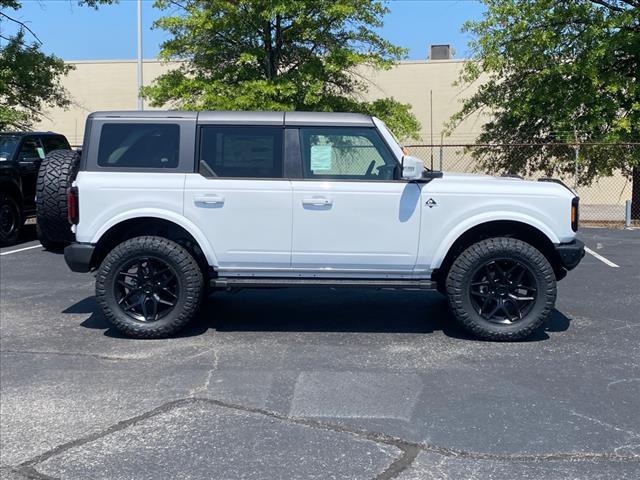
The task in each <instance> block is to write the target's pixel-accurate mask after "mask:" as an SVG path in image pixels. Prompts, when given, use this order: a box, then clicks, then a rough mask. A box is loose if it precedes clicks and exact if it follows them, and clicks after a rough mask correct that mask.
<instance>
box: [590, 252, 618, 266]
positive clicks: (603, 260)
mask: <svg viewBox="0 0 640 480" xmlns="http://www.w3.org/2000/svg"><path fill="white" fill-rule="evenodd" d="M584 251H585V252H587V253H588V254H589V255H593V256H594V257H596V258H597V259H598V260H600V261H601V262H602V263H604V264H606V265H609V266H610V267H613V268H620V265H616V264H615V263H613V262H612V261H611V260H609V259H608V258H604V257H603V256H602V255H600V254H599V253H596V252H594V251H593V250H591V249H590V248H588V247H584Z"/></svg>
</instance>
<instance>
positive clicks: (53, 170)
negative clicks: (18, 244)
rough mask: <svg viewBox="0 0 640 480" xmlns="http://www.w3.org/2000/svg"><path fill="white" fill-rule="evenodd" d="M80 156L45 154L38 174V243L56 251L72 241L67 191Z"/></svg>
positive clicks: (73, 153) (65, 152)
mask: <svg viewBox="0 0 640 480" xmlns="http://www.w3.org/2000/svg"><path fill="white" fill-rule="evenodd" d="M79 162H80V155H79V153H78V152H76V151H74V150H54V151H53V152H50V153H48V154H47V156H46V157H45V159H44V160H43V161H42V164H41V165H40V170H39V171H38V183H37V184H36V209H37V212H36V218H37V230H38V238H39V239H40V243H42V245H43V246H44V247H45V248H47V249H57V248H61V247H63V246H64V245H66V244H68V243H70V242H72V241H73V233H72V232H71V226H70V225H69V220H68V218H67V213H68V212H67V188H69V187H71V183H72V182H73V180H74V179H75V177H76V174H77V172H78V166H79Z"/></svg>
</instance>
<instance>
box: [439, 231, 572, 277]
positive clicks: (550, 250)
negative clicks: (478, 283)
mask: <svg viewBox="0 0 640 480" xmlns="http://www.w3.org/2000/svg"><path fill="white" fill-rule="evenodd" d="M491 237H511V238H517V239H518V240H522V241H523V242H526V243H528V244H530V245H532V246H533V247H535V248H537V249H538V250H539V251H540V252H541V253H542V254H543V255H544V256H545V257H546V258H547V260H548V261H549V263H550V264H551V266H552V267H553V269H554V272H555V274H556V278H557V279H558V280H560V279H561V278H563V277H564V276H565V275H566V271H565V270H564V269H563V268H562V265H561V262H560V259H559V258H558V254H557V252H556V249H555V244H557V243H558V242H559V240H558V239H557V237H556V236H555V235H553V234H552V233H550V231H549V230H548V229H547V228H540V226H539V225H532V224H531V223H527V222H525V221H522V220H513V219H510V220H490V221H485V222H481V223H477V224H475V225H472V226H471V227H468V228H466V229H464V230H463V231H462V232H459V231H458V232H453V238H452V239H451V240H449V241H448V242H445V244H444V246H442V247H441V249H440V251H439V252H438V253H437V254H436V256H435V257H434V261H433V263H432V269H433V273H432V278H433V279H434V280H436V282H437V283H438V285H441V284H443V282H444V281H445V280H446V277H447V274H448V272H449V269H450V268H451V265H452V264H453V262H454V260H455V259H456V258H457V257H458V255H460V253H462V252H463V251H464V250H465V249H467V248H468V247H470V246H471V245H472V244H474V243H476V242H478V241H481V240H484V239H486V238H491Z"/></svg>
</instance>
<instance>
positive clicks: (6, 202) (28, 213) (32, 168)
mask: <svg viewBox="0 0 640 480" xmlns="http://www.w3.org/2000/svg"><path fill="white" fill-rule="evenodd" d="M70 148H71V147H70V146H69V142H68V141H67V139H66V138H65V137H64V136H63V135H59V134H57V133H52V132H2V133H0V245H2V246H6V245H11V244H13V243H15V241H16V240H17V238H18V236H19V235H20V229H21V228H22V225H23V224H24V222H25V220H27V219H28V218H30V217H34V216H35V215H36V199H35V197H36V183H37V177H38V169H39V168H40V164H41V163H42V161H43V160H44V158H45V156H46V155H47V154H48V153H50V152H52V151H54V150H60V149H64V150H70Z"/></svg>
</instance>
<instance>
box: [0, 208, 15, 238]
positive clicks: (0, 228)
mask: <svg viewBox="0 0 640 480" xmlns="http://www.w3.org/2000/svg"><path fill="white" fill-rule="evenodd" d="M17 224H18V215H17V212H16V211H15V208H13V205H11V204H9V203H5V204H3V205H0V232H1V233H2V235H3V236H6V237H9V236H10V235H11V234H12V233H13V231H14V230H15V229H16V226H17Z"/></svg>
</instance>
